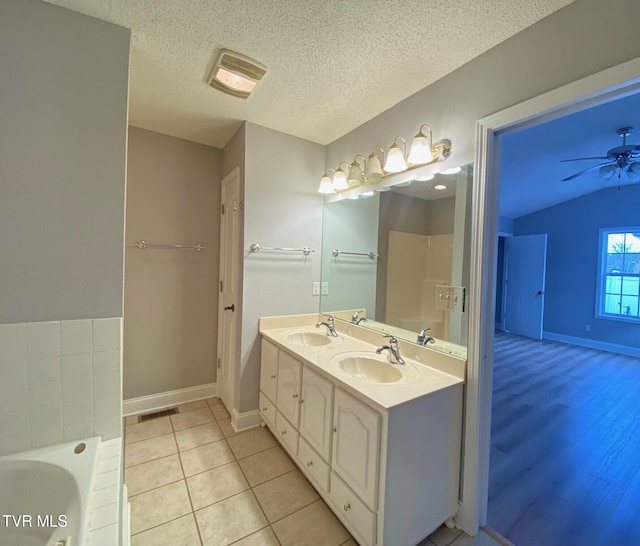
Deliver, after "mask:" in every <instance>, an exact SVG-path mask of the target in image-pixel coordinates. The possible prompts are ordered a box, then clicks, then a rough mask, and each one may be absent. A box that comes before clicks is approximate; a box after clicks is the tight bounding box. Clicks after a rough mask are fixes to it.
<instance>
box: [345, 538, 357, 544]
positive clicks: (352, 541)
mask: <svg viewBox="0 0 640 546" xmlns="http://www.w3.org/2000/svg"><path fill="white" fill-rule="evenodd" d="M341 546H358V543H357V542H356V541H355V540H353V539H352V538H350V539H349V540H347V542H344V543H342V545H341Z"/></svg>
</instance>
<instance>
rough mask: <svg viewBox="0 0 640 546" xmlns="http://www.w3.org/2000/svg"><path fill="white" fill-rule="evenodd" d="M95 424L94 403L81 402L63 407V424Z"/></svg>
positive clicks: (88, 401)
mask: <svg viewBox="0 0 640 546" xmlns="http://www.w3.org/2000/svg"><path fill="white" fill-rule="evenodd" d="M87 422H91V423H93V401H92V400H80V401H78V402H72V403H71V404H63V406H62V423H63V425H64V426H65V427H66V426H67V425H78V424H80V423H87Z"/></svg>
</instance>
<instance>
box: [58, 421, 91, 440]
mask: <svg viewBox="0 0 640 546" xmlns="http://www.w3.org/2000/svg"><path fill="white" fill-rule="evenodd" d="M93 435H94V432H93V422H92V421H90V422H87V423H77V424H73V425H66V424H65V425H64V426H63V427H62V439H63V440H64V441H65V442H71V441H73V440H81V439H82V438H89V437H90V436H93Z"/></svg>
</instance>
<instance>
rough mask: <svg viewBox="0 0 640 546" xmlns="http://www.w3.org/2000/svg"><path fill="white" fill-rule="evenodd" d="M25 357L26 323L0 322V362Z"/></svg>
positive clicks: (24, 358)
mask: <svg viewBox="0 0 640 546" xmlns="http://www.w3.org/2000/svg"><path fill="white" fill-rule="evenodd" d="M26 359H27V325H26V324H24V323H22V324H0V364H4V363H5V361H7V360H26Z"/></svg>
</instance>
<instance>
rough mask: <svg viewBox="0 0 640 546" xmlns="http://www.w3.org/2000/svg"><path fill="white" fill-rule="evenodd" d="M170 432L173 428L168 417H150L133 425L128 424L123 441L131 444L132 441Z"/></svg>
mask: <svg viewBox="0 0 640 546" xmlns="http://www.w3.org/2000/svg"><path fill="white" fill-rule="evenodd" d="M172 432H173V429H172V428H171V421H170V420H169V417H161V418H159V419H151V420H149V421H145V422H143V423H137V424H135V425H128V426H127V427H125V432H124V443H125V444H131V443H133V442H139V441H140V440H148V439H149V438H156V437H157V436H162V435H163V434H170V433H172Z"/></svg>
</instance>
